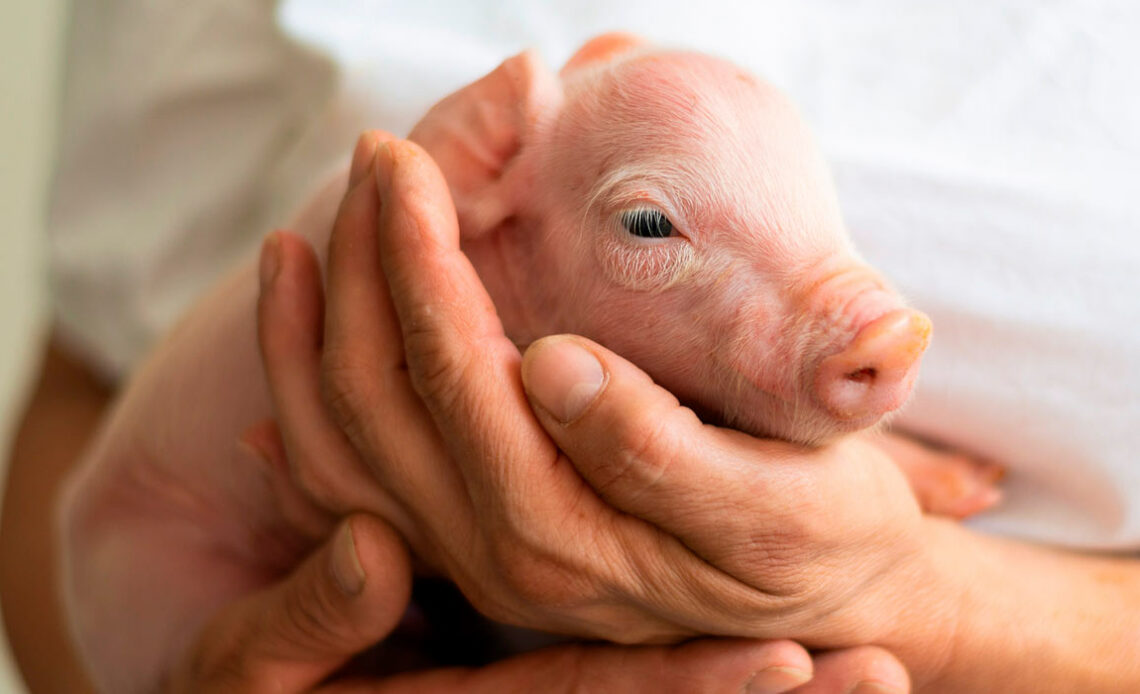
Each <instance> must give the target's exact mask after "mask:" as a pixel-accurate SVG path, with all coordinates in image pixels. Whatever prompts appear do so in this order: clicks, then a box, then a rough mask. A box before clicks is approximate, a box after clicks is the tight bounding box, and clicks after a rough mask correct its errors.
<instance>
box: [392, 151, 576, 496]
mask: <svg viewBox="0 0 1140 694" xmlns="http://www.w3.org/2000/svg"><path fill="white" fill-rule="evenodd" d="M376 168H377V171H376V178H377V185H378V186H379V189H380V196H381V213H380V229H381V231H380V242H379V245H380V255H381V260H382V264H383V267H384V275H385V277H386V278H387V280H388V284H389V287H390V289H391V298H392V301H393V303H394V305H395V309H396V313H397V315H398V316H399V321H400V327H401V330H402V332H403V337H404V350H405V355H406V359H407V366H408V369H409V372H410V376H411V378H412V382H413V384H414V385H415V388H416V390H417V392H418V393H419V394H420V396H421V397H422V398H423V400H424V402H425V404H426V405H427V407H428V409H429V410H430V411H431V413H432V416H433V418H434V419H435V421H436V423H437V425H438V426H439V427H440V428H441V430H442V431H443V432H444V434H445V436H444V438H445V439H447V440H448V442H449V443H450V444H451V445H452V447H453V449H458V451H459V454H458V455H456V456H455V458H456V462H457V463H458V464H459V466H460V467H461V469H462V470H463V473H464V476H465V478H466V479H467V481H468V483H469V484H470V485H471V488H472V491H473V493H476V494H480V493H486V494H489V495H491V497H492V499H497V498H499V497H501V496H502V494H503V493H504V485H505V486H506V487H507V492H508V493H509V488H510V486H511V485H510V480H511V479H517V477H518V476H519V475H521V474H523V472H524V471H525V470H526V469H531V470H535V469H544V468H545V469H549V468H550V466H549V465H546V466H542V467H538V466H529V465H527V466H520V465H517V464H515V465H510V464H509V463H510V461H514V462H516V463H517V462H518V458H520V457H523V458H538V459H542V460H546V461H547V462H553V461H554V460H556V459H557V451H556V450H555V449H554V447H553V445H552V444H551V443H550V440H549V439H548V438H547V436H546V434H545V432H544V431H542V428H541V426H539V424H538V422H537V421H536V420H535V419H534V416H533V415H532V414H531V412H530V407H529V405H528V404H527V401H526V397H525V395H524V393H523V389H522V384H521V381H520V377H519V363H520V359H521V356H520V354H519V352H518V349H517V348H516V347H515V345H514V344H513V343H512V342H511V341H510V340H509V339H508V338H507V335H506V334H505V332H504V330H503V324H502V322H501V321H500V320H499V317H498V314H497V313H496V311H495V307H494V304H493V303H492V301H491V297H490V295H489V294H488V293H487V290H486V289H485V288H484V286H483V284H482V282H481V281H480V279H479V276H478V274H477V273H476V271H475V268H474V266H472V264H471V262H470V260H468V258H467V256H466V255H464V253H463V252H462V250H461V249H460V245H459V227H458V223H457V221H456V217H455V208H454V207H453V205H452V203H451V197H450V193H449V191H448V187H447V182H446V181H445V180H444V178H443V175H442V173H441V172H440V171H439V168H438V167H437V166H436V165H435V162H434V161H432V159H431V157H430V156H429V155H428V154H427V153H426V152H424V151H423V150H422V149H420V148H419V146H417V145H415V144H413V143H411V142H404V141H395V142H390V143H387V147H384V146H381V148H380V152H379V153H378V155H377V167H376ZM504 449H508V450H504ZM472 452H477V453H478V454H481V455H476V456H472V455H471V453H472ZM488 453H490V455H487V454H488ZM496 453H499V454H496ZM475 459H478V463H477V464H476V463H473V460H475ZM497 462H502V465H500V466H499V468H498V469H488V468H487V465H488V464H490V465H494V464H495V463H497ZM527 462H528V463H529V462H531V461H530V460H528V461H527ZM492 479H493V480H494V481H495V483H496V484H495V486H494V488H493V489H491V488H490V487H491V484H492V482H491V480H492Z"/></svg>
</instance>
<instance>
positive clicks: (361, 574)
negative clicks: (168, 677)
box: [172, 515, 411, 694]
mask: <svg viewBox="0 0 1140 694" xmlns="http://www.w3.org/2000/svg"><path fill="white" fill-rule="evenodd" d="M410 594H411V569H410V566H409V559H408V555H407V552H406V550H405V549H404V546H403V543H402V542H401V541H400V539H399V537H398V536H397V535H396V534H395V532H394V531H393V530H392V529H391V528H390V527H388V526H387V525H385V524H384V523H383V522H381V521H379V520H378V519H376V518H373V517H371V516H365V515H358V516H354V517H351V518H349V519H348V520H346V521H345V522H344V523H342V524H341V526H340V527H339V528H338V530H337V531H336V532H335V534H334V535H333V536H332V538H331V539H330V540H329V541H328V542H327V543H326V544H325V545H324V546H323V547H321V548H320V549H319V550H318V551H317V552H316V553H315V554H314V555H312V556H311V557H310V558H309V559H308V560H306V561H305V562H304V563H303V564H302V565H301V566H300V567H299V568H298V569H297V570H296V571H295V572H294V573H293V574H292V575H291V576H289V577H288V578H287V579H285V580H284V581H283V582H282V583H280V584H278V585H276V586H274V587H272V588H270V589H268V590H267V591H264V592H262V593H258V594H256V595H254V596H251V597H249V598H247V599H245V600H243V601H241V602H239V603H237V604H236V605H233V606H232V607H229V608H227V609H226V610H225V611H224V612H222V613H221V614H220V615H218V616H217V617H216V618H214V619H213V620H212V621H211V622H210V624H209V625H208V626H207V627H206V629H205V630H204V632H203V634H202V637H201V638H200V639H199V641H198V643H197V646H196V647H195V649H194V651H193V652H192V654H191V656H190V657H189V658H188V659H187V660H185V661H184V666H183V667H182V668H181V669H180V670H179V671H178V672H177V673H176V675H175V677H174V678H173V680H172V682H173V686H172V690H173V691H175V692H247V691H268V690H269V688H270V687H272V689H273V691H276V692H281V693H282V694H288V693H290V692H302V691H308V689H309V688H310V687H312V686H313V685H315V684H316V683H318V682H320V681H321V680H323V679H325V678H326V677H328V675H330V674H331V673H332V672H334V671H335V670H336V669H337V668H339V667H340V666H342V665H343V664H344V663H345V662H346V661H347V660H348V659H349V658H351V657H352V656H353V655H355V654H356V653H358V652H360V651H362V650H364V649H365V648H367V647H369V646H370V645H372V644H374V643H376V642H377V641H379V640H380V639H381V638H383V637H384V636H385V635H387V634H388V633H389V632H390V631H391V630H392V629H393V627H394V626H395V625H396V623H397V622H398V621H399V619H400V616H401V615H402V614H403V612H404V609H405V606H406V605H407V603H408V599H409V597H410Z"/></svg>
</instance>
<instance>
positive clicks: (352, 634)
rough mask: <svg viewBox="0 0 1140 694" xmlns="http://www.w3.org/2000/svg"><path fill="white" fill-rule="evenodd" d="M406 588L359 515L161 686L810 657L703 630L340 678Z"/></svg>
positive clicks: (537, 682) (238, 609)
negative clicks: (673, 638)
mask: <svg viewBox="0 0 1140 694" xmlns="http://www.w3.org/2000/svg"><path fill="white" fill-rule="evenodd" d="M410 587H411V568H410V564H409V558H408V556H407V553H406V550H405V549H404V547H403V543H402V542H401V541H400V539H399V538H398V537H397V536H396V535H395V533H394V532H393V531H392V530H391V528H389V527H388V526H387V525H385V524H384V523H383V522H381V521H379V520H378V519H376V518H373V517H370V516H366V515H362V514H359V515H356V516H354V517H352V518H349V519H347V520H345V521H344V522H343V523H341V524H340V526H339V527H338V528H337V530H336V531H335V532H334V533H333V535H332V536H331V537H330V538H329V540H328V541H327V542H325V544H324V545H323V546H321V547H319V548H318V549H317V550H316V551H314V552H313V553H312V554H311V555H310V556H309V557H308V558H307V559H306V560H305V561H304V562H303V563H302V564H301V565H300V566H298V567H297V569H296V570H295V571H293V572H292V574H291V575H289V576H288V577H287V578H285V579H283V580H281V581H280V582H279V583H277V584H274V585H272V586H269V587H267V588H265V589H262V590H260V591H258V592H257V593H254V594H252V595H249V596H246V597H244V598H243V599H241V600H239V601H236V602H234V603H233V604H231V605H228V606H227V607H225V608H224V609H222V610H221V611H220V612H219V613H218V614H217V615H215V616H214V618H213V619H212V620H211V621H210V622H209V623H208V624H207V625H206V627H205V628H204V629H203V631H202V633H201V635H200V636H199V637H198V639H197V640H196V641H195V642H194V644H193V645H192V647H191V648H190V649H189V651H188V652H187V653H186V654H185V656H184V657H183V658H182V659H181V660H180V662H179V663H178V664H177V665H176V666H175V668H174V670H173V671H172V672H171V673H170V675H169V676H168V677H167V678H166V680H165V682H164V683H163V686H162V690H163V691H166V692H170V693H171V694H180V693H182V692H187V693H189V692H193V693H195V694H210V693H218V692H250V691H269V690H270V689H272V691H274V692H278V693H279V694H293V693H298V694H299V693H300V692H312V691H316V692H327V693H329V694H331V693H333V692H339V693H342V694H347V693H349V692H354V693H357V694H381V693H384V694H398V693H399V692H434V691H440V692H459V691H462V692H473V693H478V692H488V693H490V692H496V693H497V692H504V691H552V690H555V689H558V688H564V687H565V686H566V683H568V682H569V683H576V685H575V689H574V691H581V692H623V693H624V692H667V691H676V692H739V691H743V690H744V689H745V687H751V688H750V689H748V691H750V692H757V693H771V694H777V693H779V692H786V691H790V690H791V689H792V688H794V687H796V686H797V685H798V684H800V683H802V682H804V681H805V680H806V679H808V678H809V677H810V676H811V667H812V662H811V657H810V656H809V655H808V654H807V652H806V651H804V650H803V649H802V648H800V647H799V646H796V645H795V644H793V643H791V642H788V641H773V642H767V643H760V642H751V641H745V640H711V639H710V640H704V641H693V642H690V643H687V644H683V645H680V646H672V647H668V646H646V647H616V646H611V647H606V646H577V645H574V646H559V647H555V648H549V649H545V650H543V651H538V652H535V653H531V654H527V655H524V656H518V657H515V658H511V659H509V660H506V661H502V662H499V663H495V664H492V665H489V666H486V667H483V668H478V669H472V668H446V669H438V670H429V671H423V672H410V673H403V674H399V675H395V676H392V677H387V678H383V679H372V678H368V677H366V676H362V675H355V676H350V677H343V678H336V677H335V673H336V671H337V670H338V669H340V668H341V667H342V666H343V665H344V664H345V663H346V662H347V661H348V660H349V659H350V658H351V657H352V656H354V655H356V654H357V653H358V652H361V651H363V650H365V649H367V648H369V647H371V646H373V644H375V643H376V642H378V641H381V640H382V639H383V638H384V637H385V636H387V634H388V633H389V632H391V631H392V630H393V628H395V627H396V625H397V623H398V622H399V620H400V616H401V614H402V613H403V611H404V608H405V606H406V605H407V602H408V597H409V594H410ZM820 666H821V673H820V678H817V680H816V682H817V684H818V683H824V682H825V680H824V679H823V678H825V677H826V678H829V679H830V681H831V683H838V682H843V684H849V683H851V682H859V681H862V679H871V680H872V681H882V680H883V678H884V677H886V678H887V681H897V677H898V674H897V671H896V670H893V669H892V668H897V666H896V665H894V663H893V661H891V660H890V659H889V657H887V656H885V654H883V653H876V652H875V651H874V649H865V650H864V651H862V652H859V653H848V654H833V655H829V656H824V657H823V658H821V659H820ZM330 678H332V679H330ZM853 678H854V679H853ZM859 678H862V679H859ZM891 678H895V679H893V680H892V679H891ZM903 682H904V684H905V680H903ZM836 686H837V687H838V686H839V685H838V684H836ZM796 691H801V692H802V691H817V692H832V691H846V689H838V688H829V689H820V688H819V687H818V686H815V687H812V688H810V689H797V690H796Z"/></svg>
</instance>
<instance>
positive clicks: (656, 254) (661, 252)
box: [596, 238, 697, 292]
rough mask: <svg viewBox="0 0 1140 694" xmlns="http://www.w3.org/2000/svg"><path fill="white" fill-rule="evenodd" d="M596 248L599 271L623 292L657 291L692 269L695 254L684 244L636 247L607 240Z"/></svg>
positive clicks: (693, 269)
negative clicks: (623, 289)
mask: <svg viewBox="0 0 1140 694" xmlns="http://www.w3.org/2000/svg"><path fill="white" fill-rule="evenodd" d="M596 248H597V259H598V265H599V267H600V268H601V271H602V272H603V273H604V274H605V276H606V278H607V279H608V280H609V281H610V282H612V283H614V284H615V285H618V286H619V287H623V288H625V289H632V290H635V291H650V292H652V291H661V290H663V289H668V288H669V287H671V286H673V285H674V284H676V283H678V282H680V281H682V280H684V279H686V278H688V277H690V276H692V274H693V273H694V272H695V270H696V264H697V263H696V254H695V253H694V252H693V247H692V246H690V245H689V244H688V243H684V242H679V243H675V242H672V241H668V242H665V243H655V244H637V243H628V242H623V241H619V240H617V239H613V238H607V239H602V240H601V241H600V242H599V244H598V245H597V247H596Z"/></svg>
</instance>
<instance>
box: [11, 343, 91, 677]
mask: <svg viewBox="0 0 1140 694" xmlns="http://www.w3.org/2000/svg"><path fill="white" fill-rule="evenodd" d="M108 398H109V392H108V391H107V390H106V389H105V388H104V387H103V386H101V385H100V384H99V383H98V382H97V381H96V380H95V379H94V378H93V377H92V376H91V375H90V374H89V373H88V372H87V370H86V369H85V368H84V367H83V366H82V365H81V364H79V363H77V362H75V361H73V360H71V359H70V358H69V357H67V356H66V355H65V354H64V353H62V352H61V351H59V350H58V349H56V348H54V347H50V346H49V348H48V352H47V355H46V357H45V359H44V364H43V368H42V373H41V376H40V380H39V382H38V383H37V385H36V390H35V392H34V394H33V396H32V399H31V402H30V403H29V404H28V408H27V410H26V411H25V413H24V418H23V421H22V422H21V425H20V428H19V431H18V434H17V436H16V440H15V445H14V446H13V448H12V452H11V457H10V460H9V466H8V481H7V488H6V492H5V498H4V512H3V519H2V521H0V596H2V598H3V604H4V622H5V626H6V628H7V630H8V638H9V641H10V643H11V645H12V651H13V653H14V655H15V657H16V662H17V663H18V664H19V666H20V671H21V673H22V674H23V676H24V680H25V681H26V683H27V685H28V687H29V689H30V690H31V691H33V692H57V691H58V692H64V691H66V692H84V691H89V690H90V688H89V686H88V685H87V680H86V676H85V674H84V672H83V669H82V667H81V666H80V665H79V661H78V659H77V658H76V657H75V655H74V650H73V647H72V644H71V640H70V639H69V637H68V630H67V628H66V621H65V620H64V618H63V609H62V606H61V604H60V601H59V597H58V594H57V590H56V585H57V583H58V580H59V579H58V566H57V560H56V547H57V544H56V532H55V523H54V521H55V518H54V514H55V508H56V501H57V498H58V495H59V490H60V486H61V484H62V482H63V480H64V478H65V477H66V476H67V474H68V473H69V472H70V471H71V469H72V468H73V467H74V464H75V462H76V461H77V460H78V459H79V456H80V454H81V453H82V451H83V449H84V448H85V446H86V444H87V442H88V441H89V440H90V439H91V435H92V433H93V432H94V430H95V427H96V426H97V425H98V422H99V420H100V418H101V416H102V413H103V411H104V409H105V407H106V403H107V400H108Z"/></svg>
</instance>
